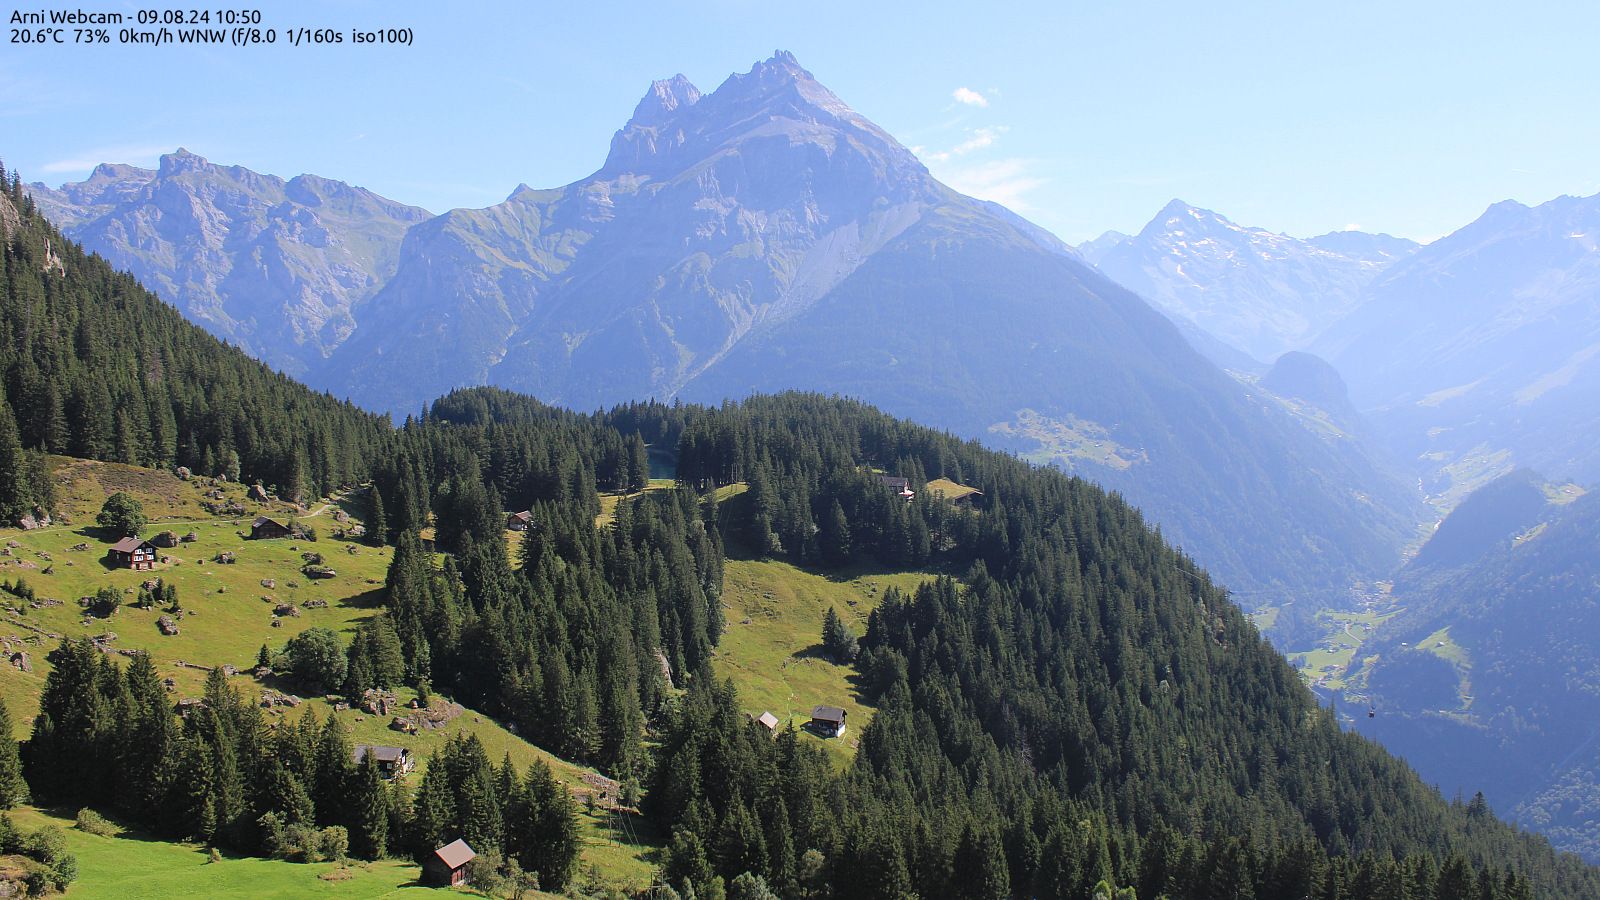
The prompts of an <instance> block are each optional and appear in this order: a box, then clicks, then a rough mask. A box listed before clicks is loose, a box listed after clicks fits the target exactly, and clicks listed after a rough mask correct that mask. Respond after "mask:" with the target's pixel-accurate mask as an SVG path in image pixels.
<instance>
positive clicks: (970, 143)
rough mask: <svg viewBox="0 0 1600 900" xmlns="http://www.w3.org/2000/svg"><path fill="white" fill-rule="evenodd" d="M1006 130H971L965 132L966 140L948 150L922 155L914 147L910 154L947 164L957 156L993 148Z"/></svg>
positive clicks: (1001, 126) (997, 128)
mask: <svg viewBox="0 0 1600 900" xmlns="http://www.w3.org/2000/svg"><path fill="white" fill-rule="evenodd" d="M1006 131H1007V128H1006V127H1005V126H1004V125H998V126H995V127H993V128H973V129H970V130H969V131H968V132H967V139H966V140H964V141H962V142H961V143H959V144H957V145H955V146H954V147H951V148H950V149H949V150H939V151H937V152H933V153H927V154H924V153H923V152H922V148H921V147H915V148H913V149H912V152H914V153H916V154H917V155H918V156H921V157H922V158H923V159H925V160H927V161H929V162H947V161H949V160H951V159H953V158H955V157H957V156H966V155H967V154H968V153H971V152H973V151H974V150H984V149H987V148H989V147H993V146H994V144H995V142H996V141H998V140H1000V135H1002V134H1005V133H1006Z"/></svg>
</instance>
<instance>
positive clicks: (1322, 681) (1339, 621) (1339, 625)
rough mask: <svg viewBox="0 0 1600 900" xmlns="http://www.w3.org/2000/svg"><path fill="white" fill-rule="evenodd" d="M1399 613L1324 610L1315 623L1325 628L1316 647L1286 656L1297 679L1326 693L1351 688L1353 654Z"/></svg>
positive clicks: (1391, 611)
mask: <svg viewBox="0 0 1600 900" xmlns="http://www.w3.org/2000/svg"><path fill="white" fill-rule="evenodd" d="M1397 612H1399V610H1388V611H1385V612H1378V611H1377V610H1372V609H1369V610H1364V611H1362V612H1335V611H1331V610H1324V611H1323V612H1321V613H1319V614H1318V615H1317V621H1318V622H1320V623H1322V624H1323V625H1324V626H1325V632H1324V634H1323V637H1322V640H1321V641H1320V643H1319V644H1318V646H1317V647H1315V648H1313V649H1310V650H1301V651H1297V652H1293V653H1289V654H1286V655H1287V656H1288V658H1289V662H1290V663H1291V664H1292V665H1294V666H1295V667H1296V668H1297V669H1299V670H1300V675H1301V677H1303V678H1305V680H1306V681H1307V682H1308V683H1310V684H1314V685H1317V686H1320V687H1325V688H1328V689H1330V690H1344V689H1345V688H1347V687H1352V686H1353V685H1351V684H1350V683H1349V682H1350V679H1351V678H1352V676H1353V675H1354V674H1355V671H1353V664H1354V663H1355V662H1356V661H1357V660H1356V651H1357V650H1359V649H1360V647H1361V645H1362V644H1363V643H1365V642H1366V640H1367V639H1368V638H1370V637H1372V634H1373V632H1374V631H1376V630H1377V628H1378V626H1379V625H1382V624H1383V623H1384V622H1387V621H1388V620H1390V619H1392V618H1394V616H1395V614H1396V613H1397Z"/></svg>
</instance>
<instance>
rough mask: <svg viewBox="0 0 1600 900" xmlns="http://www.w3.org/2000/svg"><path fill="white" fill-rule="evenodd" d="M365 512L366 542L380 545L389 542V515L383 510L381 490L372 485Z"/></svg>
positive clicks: (376, 545)
mask: <svg viewBox="0 0 1600 900" xmlns="http://www.w3.org/2000/svg"><path fill="white" fill-rule="evenodd" d="M368 505H369V506H370V507H371V508H370V509H369V510H368V512H367V543H369V544H371V545H372V546H374V547H381V546H383V545H384V544H386V543H388V542H389V517H388V515H387V514H386V513H385V512H384V510H383V492H382V491H380V490H378V486H377V485H373V486H372V490H371V499H370V500H369V501H368Z"/></svg>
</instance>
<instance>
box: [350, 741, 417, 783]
mask: <svg viewBox="0 0 1600 900" xmlns="http://www.w3.org/2000/svg"><path fill="white" fill-rule="evenodd" d="M369 753H370V754H372V758H373V759H375V760H377V762H378V771H380V772H382V773H383V777H385V778H399V777H400V776H402V775H405V774H408V773H409V772H410V771H411V770H412V769H414V768H416V765H417V760H416V757H414V756H412V755H411V751H410V750H407V749H406V748H404V747H381V746H374V745H371V744H357V745H356V747H355V749H354V750H352V751H350V755H351V756H352V757H354V759H355V763H356V765H358V766H359V765H361V763H362V762H363V761H365V760H366V758H367V754H369Z"/></svg>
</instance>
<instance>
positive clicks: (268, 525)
mask: <svg viewBox="0 0 1600 900" xmlns="http://www.w3.org/2000/svg"><path fill="white" fill-rule="evenodd" d="M288 536H289V526H287V525H285V524H283V523H282V522H279V521H278V520H277V519H270V518H267V517H266V516H261V517H260V518H258V519H256V520H255V521H254V522H252V523H250V539H251V540H253V541H262V540H266V539H268V538H286V537H288Z"/></svg>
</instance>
